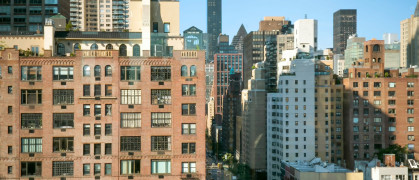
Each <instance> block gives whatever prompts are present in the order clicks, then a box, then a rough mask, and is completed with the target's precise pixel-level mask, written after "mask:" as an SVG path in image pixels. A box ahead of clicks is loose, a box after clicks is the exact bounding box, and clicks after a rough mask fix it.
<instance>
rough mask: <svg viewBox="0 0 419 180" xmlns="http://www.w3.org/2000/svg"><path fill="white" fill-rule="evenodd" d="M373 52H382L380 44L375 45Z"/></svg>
mask: <svg viewBox="0 0 419 180" xmlns="http://www.w3.org/2000/svg"><path fill="white" fill-rule="evenodd" d="M372 51H374V52H380V45H378V44H376V45H374V47H373V48H372Z"/></svg>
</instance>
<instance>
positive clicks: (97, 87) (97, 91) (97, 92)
mask: <svg viewBox="0 0 419 180" xmlns="http://www.w3.org/2000/svg"><path fill="white" fill-rule="evenodd" d="M94 95H95V96H101V95H102V88H101V86H100V84H95V86H94Z"/></svg>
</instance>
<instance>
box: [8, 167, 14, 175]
mask: <svg viewBox="0 0 419 180" xmlns="http://www.w3.org/2000/svg"><path fill="white" fill-rule="evenodd" d="M7 174H13V166H7Z"/></svg>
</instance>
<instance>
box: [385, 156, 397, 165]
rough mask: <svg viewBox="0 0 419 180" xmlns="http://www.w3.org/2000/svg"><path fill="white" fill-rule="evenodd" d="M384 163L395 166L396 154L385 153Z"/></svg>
mask: <svg viewBox="0 0 419 180" xmlns="http://www.w3.org/2000/svg"><path fill="white" fill-rule="evenodd" d="M384 164H385V165H386V166H387V167H394V166H395V165H396V155H394V154H384Z"/></svg>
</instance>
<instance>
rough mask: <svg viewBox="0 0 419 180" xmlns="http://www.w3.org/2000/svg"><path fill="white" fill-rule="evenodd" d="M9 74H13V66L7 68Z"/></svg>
mask: <svg viewBox="0 0 419 180" xmlns="http://www.w3.org/2000/svg"><path fill="white" fill-rule="evenodd" d="M7 73H9V74H13V67H12V66H7Z"/></svg>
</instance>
